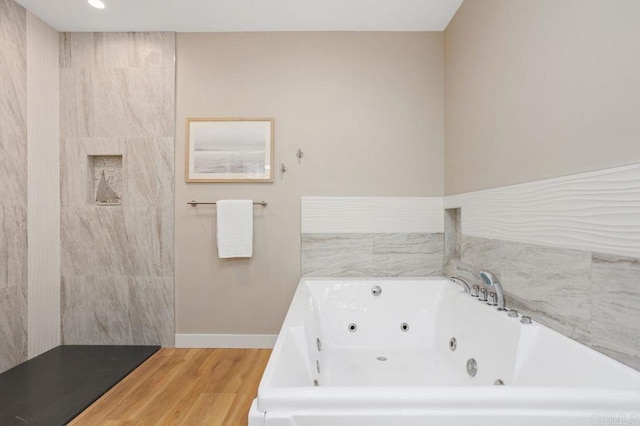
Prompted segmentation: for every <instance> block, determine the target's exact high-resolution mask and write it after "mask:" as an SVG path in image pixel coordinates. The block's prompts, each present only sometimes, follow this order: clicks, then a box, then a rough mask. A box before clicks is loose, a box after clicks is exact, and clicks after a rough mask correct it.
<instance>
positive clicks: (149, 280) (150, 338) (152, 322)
mask: <svg viewBox="0 0 640 426" xmlns="http://www.w3.org/2000/svg"><path fill="white" fill-rule="evenodd" d="M173 312H174V311H173V277H169V278H167V277H162V278H156V277H131V278H129V320H130V324H131V335H132V339H133V340H132V343H133V344H134V345H161V346H163V347H173V346H174V344H175V341H174V340H175V339H174V336H175V335H174V313H173Z"/></svg>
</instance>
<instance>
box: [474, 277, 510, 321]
mask: <svg viewBox="0 0 640 426" xmlns="http://www.w3.org/2000/svg"><path fill="white" fill-rule="evenodd" d="M480 278H482V281H484V283H485V284H486V285H487V287H495V289H496V294H497V295H498V310H499V311H506V310H507V307H506V306H505V303H504V292H503V291H502V285H500V282H499V281H498V278H497V277H496V276H495V274H494V273H493V272H490V271H481V272H480Z"/></svg>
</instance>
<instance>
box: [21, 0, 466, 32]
mask: <svg viewBox="0 0 640 426" xmlns="http://www.w3.org/2000/svg"><path fill="white" fill-rule="evenodd" d="M17 1H18V3H20V4H21V5H23V6H24V7H26V8H27V9H28V10H30V11H31V12H32V13H34V14H35V15H37V16H38V17H40V18H41V19H42V20H44V21H45V22H47V23H48V24H49V25H51V26H52V27H54V28H55V29H57V30H58V31H178V32H210V31H211V32H217V31H222V32H224V31H442V30H444V29H445V28H446V26H447V24H448V23H449V21H450V20H451V18H452V17H453V15H454V14H455V12H456V10H458V7H460V4H461V3H462V1H463V0H103V1H104V3H105V4H106V8H105V9H104V10H98V9H95V8H93V7H91V6H89V4H88V3H87V0H17Z"/></svg>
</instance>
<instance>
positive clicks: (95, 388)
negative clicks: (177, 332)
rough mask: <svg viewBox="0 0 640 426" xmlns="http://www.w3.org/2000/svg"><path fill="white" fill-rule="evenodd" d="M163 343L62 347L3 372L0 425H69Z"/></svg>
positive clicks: (0, 381) (0, 393) (0, 388)
mask: <svg viewBox="0 0 640 426" xmlns="http://www.w3.org/2000/svg"><path fill="white" fill-rule="evenodd" d="M158 349H160V347H158V346H58V347H57V348H53V349H51V350H50V351H48V352H45V353H43V354H42V355H40V356H37V357H35V358H33V359H31V360H29V361H27V362H25V363H22V364H20V365H18V366H16V367H14V368H12V369H11V370H7V371H5V372H4V373H2V374H0V425H3V426H13V425H16V426H18V425H19V426H22V425H30V426H33V425H42V426H45V425H46V426H56V425H65V424H67V423H68V422H69V421H71V420H72V419H73V418H74V417H76V416H77V415H78V414H80V413H81V412H82V411H83V410H84V409H85V408H87V407H88V406H89V405H91V404H92V403H93V402H94V401H96V400H97V399H98V398H100V397H101V396H102V395H104V393H105V392H107V391H108V390H109V389H111V388H112V387H113V386H114V385H115V384H116V383H118V382H119V381H120V380H122V379H123V378H124V377H125V376H126V375H127V374H129V373H130V372H132V371H133V370H135V368H136V367H138V366H139V365H140V364H142V363H143V362H144V361H145V360H146V359H147V358H149V357H150V356H151V355H153V354H154V353H155V352H156V351H157V350H158Z"/></svg>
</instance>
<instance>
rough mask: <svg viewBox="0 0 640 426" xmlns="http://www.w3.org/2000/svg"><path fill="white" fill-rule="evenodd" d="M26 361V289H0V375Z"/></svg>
mask: <svg viewBox="0 0 640 426" xmlns="http://www.w3.org/2000/svg"><path fill="white" fill-rule="evenodd" d="M0 2H1V1H0ZM26 360H27V297H26V288H24V287H9V288H0V373H2V372H3V371H6V370H8V369H10V368H12V367H15V366H16V365H18V364H20V363H21V362H24V361H26Z"/></svg>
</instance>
